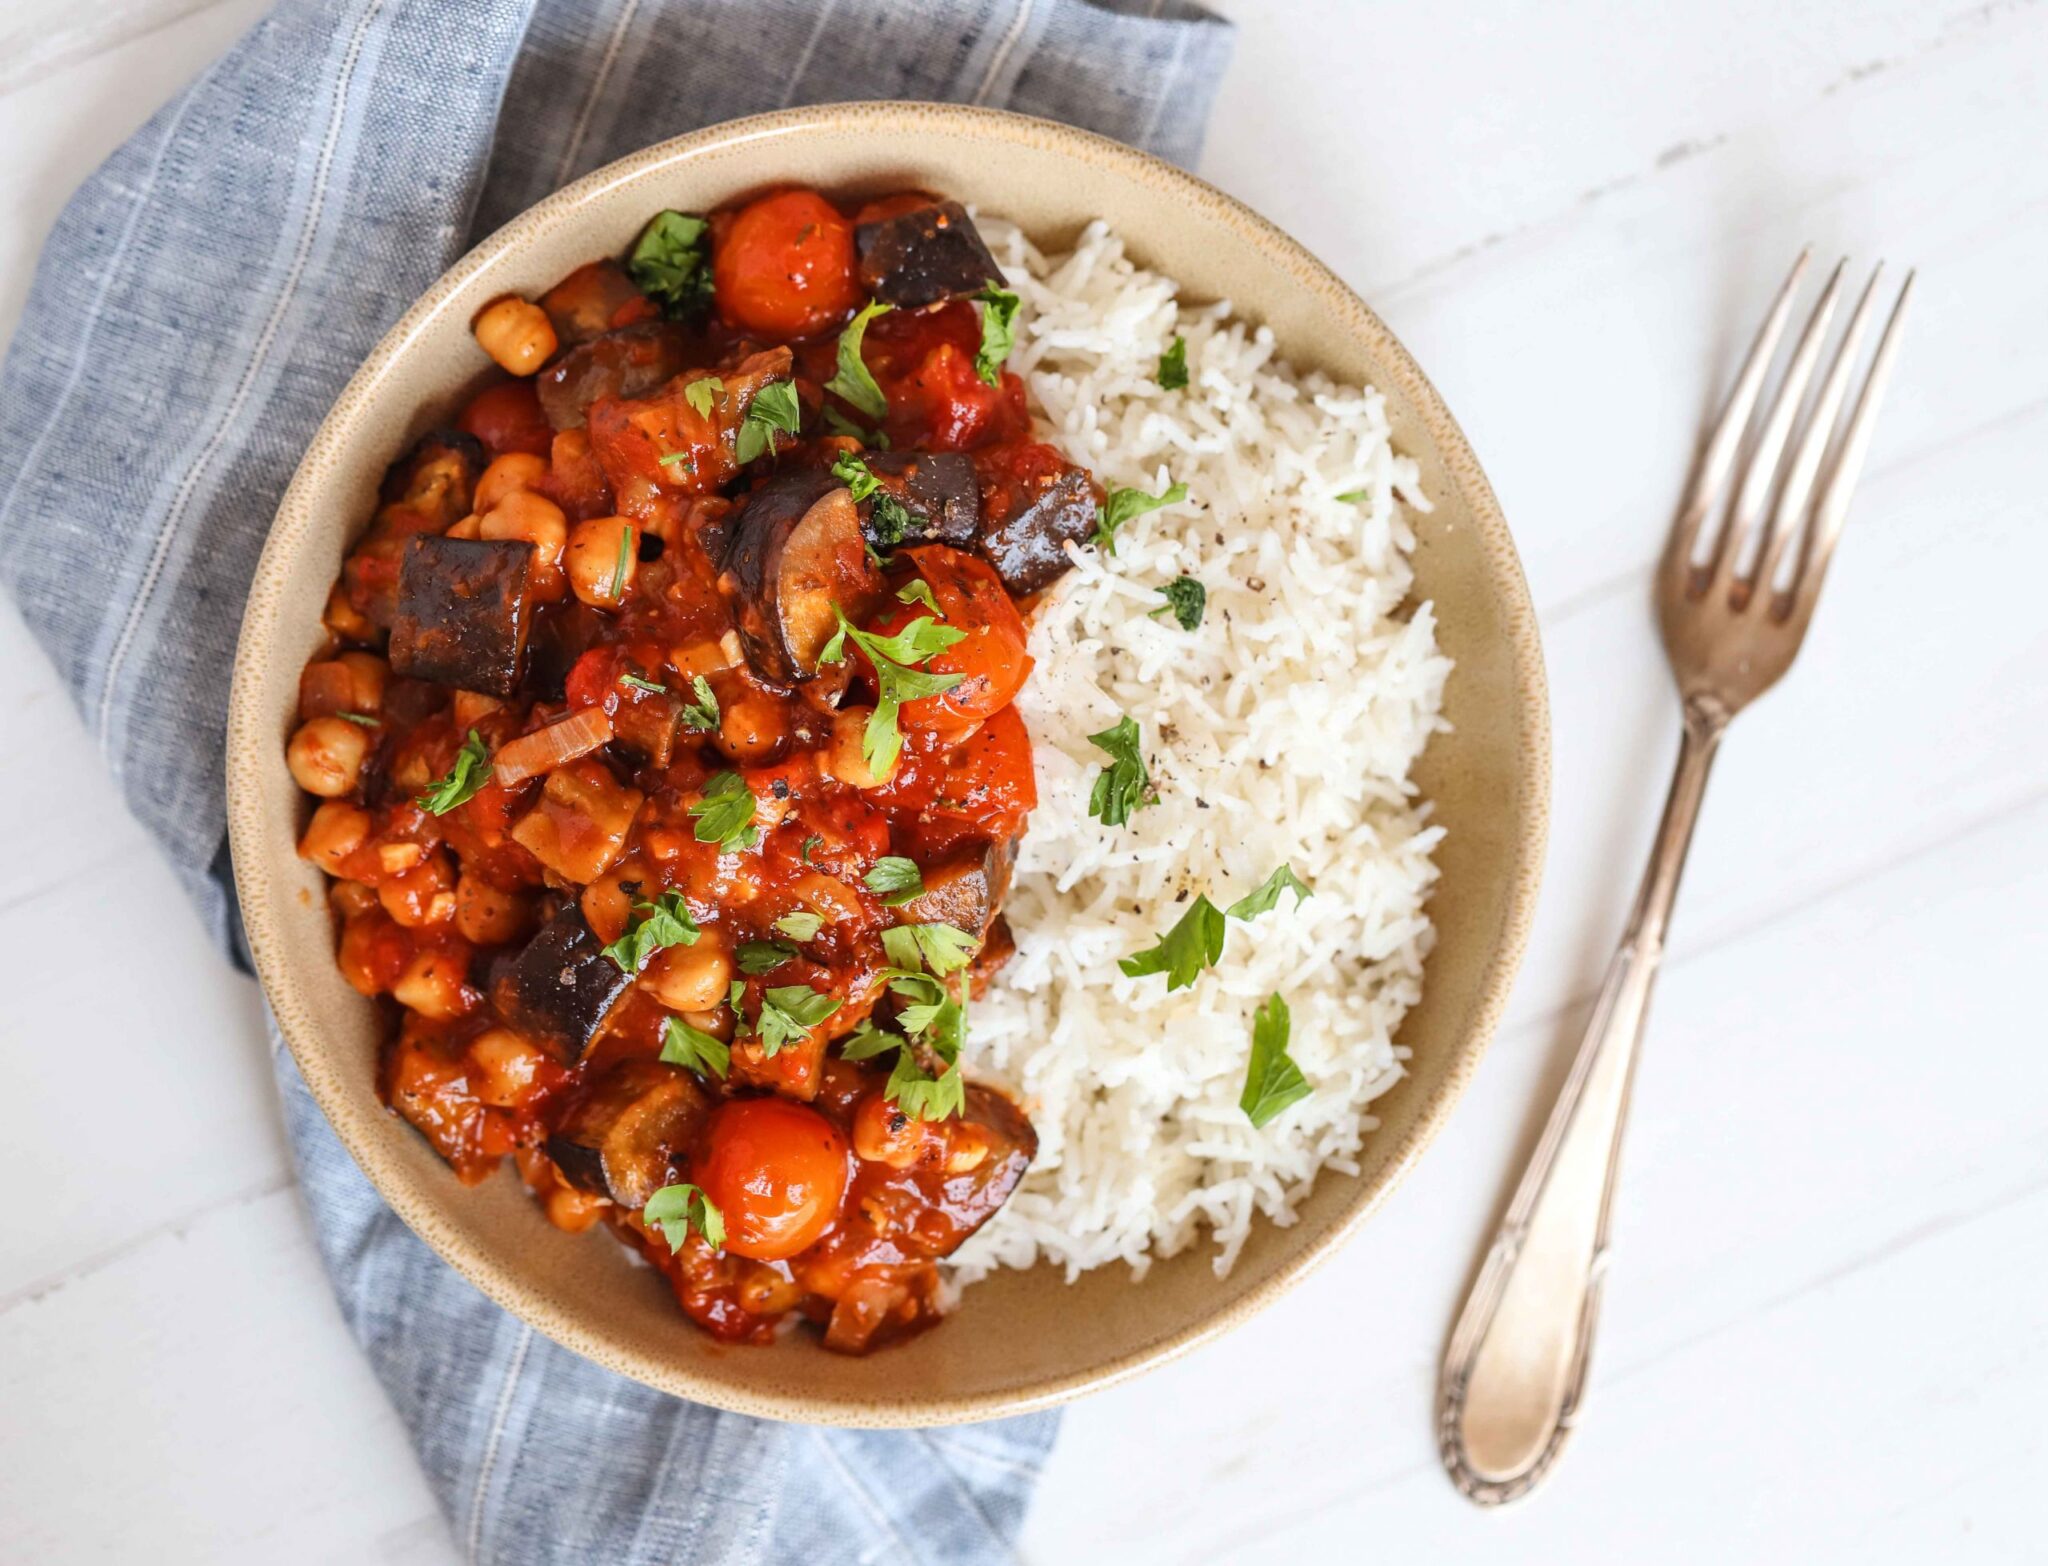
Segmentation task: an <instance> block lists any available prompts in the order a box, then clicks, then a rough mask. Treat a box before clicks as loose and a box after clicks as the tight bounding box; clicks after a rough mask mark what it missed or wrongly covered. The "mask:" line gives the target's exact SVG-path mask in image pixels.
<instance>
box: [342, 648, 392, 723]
mask: <svg viewBox="0 0 2048 1566" xmlns="http://www.w3.org/2000/svg"><path fill="white" fill-rule="evenodd" d="M335 662H336V663H339V664H342V665H345V666H346V667H347V669H348V678H349V707H348V710H349V711H350V712H360V713H362V714H363V715H364V716H366V717H374V716H375V715H376V714H377V713H380V712H382V711H383V710H384V685H385V682H386V681H387V680H389V679H390V677H391V666H390V665H389V664H388V663H386V662H385V661H384V660H383V659H382V658H379V657H378V656H377V655H376V654H375V653H370V652H345V653H343V654H342V655H341V656H340V657H339V658H337V659H335Z"/></svg>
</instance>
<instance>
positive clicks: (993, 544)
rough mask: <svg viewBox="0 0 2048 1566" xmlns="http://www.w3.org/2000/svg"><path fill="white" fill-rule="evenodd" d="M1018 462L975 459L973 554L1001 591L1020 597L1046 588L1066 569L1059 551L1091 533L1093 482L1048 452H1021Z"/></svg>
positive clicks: (1043, 449) (984, 457) (1064, 556)
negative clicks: (977, 492) (977, 502)
mask: <svg viewBox="0 0 2048 1566" xmlns="http://www.w3.org/2000/svg"><path fill="white" fill-rule="evenodd" d="M1021 457H1022V460H1019V458H1018V457H1017V456H1009V457H1007V458H1005V457H1003V456H1001V455H999V454H998V453H996V452H990V453H988V454H986V455H978V457H977V461H976V464H975V467H976V471H977V472H978V473H979V474H980V477H981V528H980V537H979V539H978V540H977V543H976V548H977V550H978V552H979V553H980V554H981V556H982V557H983V558H984V559H985V560H987V561H988V563H989V564H990V565H992V566H994V567H995V568H996V575H997V576H999V577H1001V578H1002V579H1003V586H1004V587H1006V588H1008V589H1009V590H1010V592H1011V593H1013V594H1016V595H1019V596H1021V595H1023V594H1025V593H1035V592H1037V591H1039V590H1040V589H1041V588H1044V587H1049V586H1051V585H1052V584H1053V583H1054V582H1056V581H1058V580H1059V579H1060V577H1061V576H1063V575H1065V574H1066V571H1067V568H1068V566H1069V565H1071V564H1072V562H1071V561H1069V560H1068V559H1067V552H1066V549H1065V547H1064V546H1065V545H1067V544H1070V543H1071V544H1079V543H1084V542H1086V541H1087V539H1088V538H1090V537H1091V536H1092V535H1093V534H1094V532H1095V516H1096V504H1097V502H1098V500H1099V499H1100V496H1099V495H1098V493H1097V491H1096V488H1095V481H1094V480H1093V479H1091V478H1090V477H1089V476H1088V474H1087V472H1086V471H1085V470H1083V469H1081V468H1077V467H1074V466H1072V465H1071V464H1070V463H1068V462H1066V461H1065V460H1064V459H1063V458H1061V457H1060V456H1059V455H1058V453H1056V452H1054V451H1053V450H1052V448H1051V447H1049V446H1032V447H1026V448H1023V449H1022V452H1021Z"/></svg>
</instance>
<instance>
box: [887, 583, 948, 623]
mask: <svg viewBox="0 0 2048 1566" xmlns="http://www.w3.org/2000/svg"><path fill="white" fill-rule="evenodd" d="M896 602H898V603H899V604H923V605H924V606H925V608H927V609H929V610H931V612H932V613H933V614H935V615H937V616H938V617H939V618H940V619H941V620H943V619H945V618H946V616H945V612H944V611H943V610H941V609H940V608H939V601H938V600H937V599H936V598H934V597H932V584H931V583H929V582H927V581H926V580H925V579H924V578H923V577H921V576H913V577H912V578H911V579H910V580H909V581H907V582H905V583H904V584H903V585H902V586H901V587H899V588H897V589H896Z"/></svg>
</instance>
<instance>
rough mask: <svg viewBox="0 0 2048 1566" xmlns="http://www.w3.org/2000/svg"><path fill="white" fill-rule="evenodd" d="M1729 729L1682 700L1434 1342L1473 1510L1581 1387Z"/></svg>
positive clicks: (1554, 1426)
mask: <svg viewBox="0 0 2048 1566" xmlns="http://www.w3.org/2000/svg"><path fill="white" fill-rule="evenodd" d="M1727 723H1728V715H1727V714H1726V713H1725V712H1722V711H1719V710H1717V709H1716V708H1714V707H1713V706H1711V705H1710V704H1708V703H1705V702H1700V701H1688V702H1687V704H1686V708H1685V737H1684V739H1683V741H1682V742H1681V744H1680V747H1679V752H1678V769H1677V773H1676V775H1675V776H1674V777H1673V779H1672V782H1671V795H1670V798H1669V799H1668V800H1666V802H1665V805H1664V818H1663V821H1662V822H1661V823H1660V824H1659V826H1658V828H1657V840H1656V846H1655V848H1654V849H1653V850H1652V853H1651V856H1650V866H1649V870H1648V872H1647V873H1646V874H1645V875H1644V877H1643V885H1642V890H1641V891H1640V892H1639V893H1638V895H1637V897H1636V903H1635V909H1634V911H1633V912H1632V913H1631V915H1630V917H1629V922H1628V928H1627V930H1626V931H1625V932H1624V933H1623V936H1622V940H1621V948H1620V950H1619V951H1617V952H1616V953H1615V955H1614V960H1613V962H1612V963H1611V964H1610V965H1609V966H1608V969H1607V977H1606V979H1605V981H1604V982H1603V983H1602V985H1601V987H1600V998H1599V1001H1598V1003H1597V1004H1596V1005H1595V1006H1594V1008H1593V1016H1592V1019H1591V1021H1590V1022H1589V1023H1588V1024H1587V1027H1586V1034H1585V1037H1584V1038H1583V1039H1582V1040H1581V1041H1580V1043H1579V1049H1578V1054H1577V1055H1576V1056H1575V1057H1574V1058H1573V1060H1572V1069H1571V1074H1570V1075H1569V1076H1568V1077H1567V1078H1566V1079H1565V1084H1564V1088H1563V1090H1562V1091H1561V1092H1560V1093H1559V1094H1558V1098H1557V1103H1556V1104H1555V1105H1554V1106H1553V1107H1552V1109H1551V1112H1550V1120H1549V1122H1548V1123H1547V1124H1546V1125H1545V1126H1544V1128H1543V1136H1542V1139H1541V1140H1540V1141H1539V1142H1538V1143H1537V1144H1536V1150H1535V1152H1534V1153H1533V1154H1532V1155H1531V1156H1530V1159H1529V1163H1528V1167H1527V1168H1526V1169H1524V1170H1523V1171H1522V1178H1521V1181H1520V1183H1519V1184H1518V1185H1517V1186H1516V1188H1515V1195H1514V1200H1513V1201H1512V1202H1511V1203H1510V1204H1509V1206H1508V1211H1507V1216H1506V1218H1505V1219H1504V1220H1503V1221H1502V1223H1501V1226H1500V1229H1499V1231H1498V1233H1497V1234H1496V1235H1495V1236H1494V1240H1493V1245H1492V1247H1491V1249H1490V1250H1489V1251H1488V1253H1487V1256H1486V1260H1485V1262H1484V1264H1483V1265H1482V1266H1481V1268H1480V1271H1479V1276H1478V1279H1477V1280H1476V1281H1475V1282H1474V1283H1473V1285H1472V1291H1471V1293H1470V1294H1468V1295H1467V1296H1466V1299H1465V1306H1464V1309H1463V1310H1462V1311H1461V1312H1460V1313H1459V1316H1458V1322H1457V1326H1456V1327H1455V1328H1454V1329H1453V1330H1452V1333H1451V1341H1450V1347H1449V1348H1448V1350H1446V1352H1445V1356H1444V1370H1443V1380H1442V1383H1441V1385H1440V1387H1439V1390H1438V1398H1437V1440H1438V1445H1439V1448H1440V1449H1441V1452H1442V1455H1443V1461H1444V1466H1445V1468H1447V1469H1448V1470H1449V1471H1450V1475H1451V1479H1452V1482H1453V1483H1455V1484H1456V1485H1457V1486H1458V1488H1459V1490H1460V1491H1462V1492H1463V1493H1464V1494H1465V1495H1466V1497H1467V1498H1469V1499H1471V1500H1473V1501H1476V1502H1478V1503H1479V1504H1481V1505H1483V1506H1497V1505H1500V1504H1501V1503H1503V1502H1506V1501H1512V1500H1514V1499H1516V1498H1517V1497H1519V1496H1522V1495H1524V1494H1526V1493H1527V1492H1528V1491H1530V1490H1531V1489H1533V1488H1534V1487H1535V1486H1536V1485H1537V1484H1539V1483H1541V1482H1542V1480H1543V1479H1544V1477H1545V1476H1546V1475H1547V1474H1548V1473H1549V1471H1550V1468H1551V1466H1552V1464H1554V1463H1555V1462H1556V1461H1557V1457H1558V1454H1559V1452H1561V1451H1562V1450H1563V1447H1564V1442H1565V1438H1566V1437H1567V1436H1568V1435H1569V1434H1570V1433H1571V1429H1572V1423H1573V1420H1574V1417H1575V1416H1576V1414H1577V1411H1578V1407H1579V1400H1580V1397H1581V1395H1582V1394H1583V1392H1584V1391H1585V1385H1586V1372H1587V1367H1588V1365H1589V1363H1590V1361H1591V1356H1592V1348H1593V1328H1594V1324H1595V1322H1596V1321H1597V1319H1598V1317H1599V1312H1600V1291H1601V1286H1602V1283H1603V1280H1604V1277H1605V1273H1606V1264H1607V1224H1608V1215H1609V1209H1610V1206H1611V1204H1612V1201H1613V1196H1614V1184H1615V1176H1616V1174H1617V1173H1618V1171H1619V1169H1620V1164H1621V1133H1622V1125H1623V1122H1624V1121H1625V1120H1626V1118H1627V1115H1628V1099H1629V1083H1630V1079H1631V1078H1632V1077H1633V1075H1634V1072H1635V1058H1636V1045H1637V1043H1638V1042H1639V1041H1640V1040H1641V1038H1642V1034H1643V1020H1644V1018H1645V1016H1646V1015H1647V1013H1648V1011H1649V1005H1650V991H1651V988H1652V986H1653V985H1654V984H1655V982H1656V978H1657V968H1658V965H1659V964H1660V963H1661V961H1662V960H1663V955H1664V932H1665V930H1666V928H1667V927H1668V925H1669V923H1670V918H1671V905H1672V902H1673V900H1674V899H1675V898H1676V896H1677V894H1678V880H1679V875H1680V873H1681V872H1682V871H1683V870H1684V868H1685V853H1686V849H1687V847H1688V846H1689V845H1690V843H1691V842H1692V831H1693V824H1694V822H1696V821H1697V820H1698V819H1699V808H1700V800H1701V798H1702V796H1703V795H1704V794H1705V792H1706V786H1707V773H1708V771H1709V769H1710V768H1711V767H1712V766H1713V761H1714V752H1715V750H1716V749H1717V748H1718V747H1719V745H1720V742H1721V735H1722V732H1723V731H1724V730H1725V729H1726V727H1727Z"/></svg>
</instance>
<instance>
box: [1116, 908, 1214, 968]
mask: <svg viewBox="0 0 2048 1566" xmlns="http://www.w3.org/2000/svg"><path fill="white" fill-rule="evenodd" d="M1228 928H1229V927H1228V926H1227V925H1226V924H1225V922H1224V918H1223V910H1222V909H1220V908H1218V907H1217V906H1216V905H1215V904H1214V903H1212V902H1210V901H1209V899H1208V898H1207V897H1206V896H1198V897H1197V898H1196V899H1195V900H1194V903H1193V904H1192V905H1191V906H1190V907H1189V909H1188V911H1187V912H1186V913H1184V914H1182V915H1181V916H1180V922H1179V923H1178V924H1176V925H1175V926H1174V927H1173V928H1172V929H1171V930H1168V931H1167V932H1166V934H1164V935H1163V936H1161V937H1160V938H1159V943H1158V944H1157V945H1156V946H1148V947H1146V948H1145V950H1143V951H1141V952H1139V953H1138V954H1137V955H1136V956H1133V957H1125V958H1122V959H1121V960H1120V961H1118V963H1117V966H1118V967H1119V968H1121V969H1122V970H1123V971H1124V975H1125V977H1127V978H1132V979H1138V978H1143V977H1144V976H1145V975H1146V974H1148V973H1163V974H1165V975H1166V988H1167V990H1168V991H1169V992H1171V991H1173V990H1184V989H1186V988H1187V987H1188V986H1189V985H1191V984H1193V983H1194V982H1195V976H1196V975H1197V974H1199V973H1200V972H1201V971H1202V970H1203V969H1204V968H1210V967H1214V966H1215V964H1216V959H1217V958H1219V957H1221V956H1222V955H1223V936H1224V932H1225V931H1226V930H1227V929H1228Z"/></svg>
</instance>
